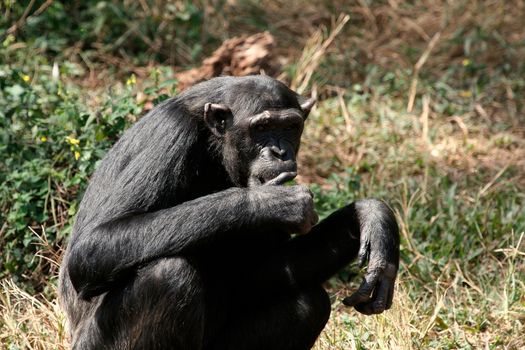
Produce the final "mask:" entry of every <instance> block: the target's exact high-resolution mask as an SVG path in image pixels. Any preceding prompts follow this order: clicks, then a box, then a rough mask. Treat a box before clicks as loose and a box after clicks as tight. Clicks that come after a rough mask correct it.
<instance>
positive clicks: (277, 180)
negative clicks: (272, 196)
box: [259, 171, 297, 185]
mask: <svg viewBox="0 0 525 350" xmlns="http://www.w3.org/2000/svg"><path fill="white" fill-rule="evenodd" d="M296 176H297V172H295V171H285V172H282V173H280V174H279V175H277V176H275V177H272V178H270V179H265V178H262V177H261V178H259V181H260V182H261V185H282V184H284V183H286V182H288V181H291V180H293V179H295V177H296Z"/></svg>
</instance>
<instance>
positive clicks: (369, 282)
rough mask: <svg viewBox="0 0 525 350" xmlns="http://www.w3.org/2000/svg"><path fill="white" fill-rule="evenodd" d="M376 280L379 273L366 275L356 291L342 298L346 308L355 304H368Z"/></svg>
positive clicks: (374, 272) (373, 272)
mask: <svg viewBox="0 0 525 350" xmlns="http://www.w3.org/2000/svg"><path fill="white" fill-rule="evenodd" d="M378 278H379V273H378V272H377V271H372V272H371V273H367V274H366V275H365V278H363V282H361V285H360V286H359V288H358V289H357V291H356V292H355V293H354V294H352V295H350V296H349V297H346V298H344V299H343V304H345V305H346V306H356V305H357V304H362V303H365V302H368V301H369V300H370V295H371V294H372V291H373V290H374V287H375V285H376V283H377V279H378Z"/></svg>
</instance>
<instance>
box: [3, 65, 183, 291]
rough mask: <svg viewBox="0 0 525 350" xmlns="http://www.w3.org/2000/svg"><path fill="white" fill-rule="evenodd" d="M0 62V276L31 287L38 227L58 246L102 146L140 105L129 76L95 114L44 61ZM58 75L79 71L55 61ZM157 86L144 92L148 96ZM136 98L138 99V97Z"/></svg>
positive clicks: (37, 272) (36, 274)
mask: <svg viewBox="0 0 525 350" xmlns="http://www.w3.org/2000/svg"><path fill="white" fill-rule="evenodd" d="M28 67H29V66H22V65H0V227H1V235H0V237H1V238H0V257H1V258H0V264H1V268H0V277H4V276H6V275H10V276H13V277H14V278H15V279H16V280H18V281H20V279H21V276H22V275H24V276H25V279H26V280H27V279H29V284H31V285H38V282H39V279H40V278H42V277H44V276H42V271H41V270H42V269H44V270H45V269H47V268H49V266H39V265H38V259H35V252H36V250H37V248H38V246H37V245H36V243H37V241H38V237H37V236H36V235H35V234H34V233H33V232H32V231H31V230H30V229H29V228H30V227H31V228H33V229H34V230H35V231H36V232H37V233H40V232H41V228H43V229H44V230H45V233H46V236H47V239H48V240H49V242H51V243H52V244H54V245H55V246H57V247H58V246H59V245H60V243H61V242H62V239H63V238H64V237H66V236H67V235H68V234H69V232H70V230H71V221H72V220H71V219H72V217H73V215H74V214H75V212H76V210H77V208H78V201H79V199H80V197H81V195H82V193H83V191H84V189H85V186H86V183H87V179H88V177H89V176H90V174H91V173H92V172H93V170H94V169H95V168H96V165H97V161H98V160H100V159H101V158H102V156H103V155H104V154H105V152H106V151H107V150H108V148H109V147H110V146H111V145H112V144H113V143H114V142H115V141H116V140H117V138H118V137H119V135H120V134H121V133H122V132H123V131H124V130H125V129H126V128H127V127H128V126H129V124H130V122H131V121H132V120H133V119H136V117H137V116H139V115H140V114H141V112H142V109H143V104H144V102H138V100H137V96H136V94H135V93H134V78H133V79H130V80H129V81H128V84H127V85H126V87H125V88H123V89H121V90H122V91H120V92H114V91H113V92H112V91H110V92H109V93H107V94H103V95H102V96H101V97H100V99H101V101H100V105H97V106H96V108H95V109H96V112H95V111H90V110H89V109H88V108H87V107H86V106H87V105H88V103H87V101H85V98H86V97H85V95H81V93H80V90H79V89H78V87H76V86H75V85H73V84H65V83H62V82H61V81H60V79H59V77H58V76H57V72H58V71H57V68H58V67H55V72H54V74H53V68H52V67H51V66H50V65H46V64H39V65H38V66H37V67H38V69H34V70H33V71H30V69H29V68H28ZM60 73H61V74H62V75H67V76H69V77H74V76H75V75H76V74H80V73H81V72H79V71H78V68H77V67H76V66H75V65H72V64H69V63H64V64H62V65H61V72H60ZM172 84H173V82H172V81H168V82H167V84H166V83H165V84H160V85H158V86H159V87H158V88H157V87H154V88H149V89H146V92H147V93H148V94H149V95H151V96H152V98H153V97H158V99H163V98H165V97H166V96H165V95H159V89H161V88H162V87H165V86H166V85H172ZM142 100H144V99H142Z"/></svg>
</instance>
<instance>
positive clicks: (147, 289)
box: [73, 258, 205, 350]
mask: <svg viewBox="0 0 525 350" xmlns="http://www.w3.org/2000/svg"><path fill="white" fill-rule="evenodd" d="M202 291H203V288H202V285H201V281H200V277H199V275H198V274H197V271H196V270H195V269H194V268H193V266H192V265H191V264H190V263H188V261H187V260H185V259H182V258H164V259H160V260H157V261H155V262H153V263H151V264H149V265H147V266H145V267H143V268H141V269H139V270H138V272H137V275H136V276H135V278H134V279H133V280H132V281H130V282H129V284H128V285H126V286H124V287H123V289H120V290H113V291H110V292H108V293H107V294H105V295H103V296H101V297H100V298H101V299H100V300H99V303H98V306H97V307H96V308H94V309H93V312H92V315H91V316H90V317H87V318H86V319H85V320H84V322H83V323H82V324H80V325H78V326H77V329H76V330H74V334H73V349H75V350H88V349H89V350H91V349H93V350H95V349H97V350H99V349H144V350H154V349H159V350H160V349H162V350H164V349H175V350H178V349H180V350H186V349H191V350H199V349H202V344H203V332H204V312H205V310H204V301H203V299H204V297H203V295H202Z"/></svg>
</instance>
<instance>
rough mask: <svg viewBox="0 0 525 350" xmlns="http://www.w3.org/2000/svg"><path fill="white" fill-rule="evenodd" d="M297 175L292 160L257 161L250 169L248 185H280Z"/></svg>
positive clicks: (295, 165) (295, 166)
mask: <svg viewBox="0 0 525 350" xmlns="http://www.w3.org/2000/svg"><path fill="white" fill-rule="evenodd" d="M296 176H297V164H296V163H295V162H294V161H278V162H276V161H273V162H258V163H255V164H254V165H253V166H252V167H251V169H250V175H249V181H248V186H259V185H266V184H268V185H282V184H283V183H285V182H287V181H290V180H293V179H294V178H295V177H296Z"/></svg>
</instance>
